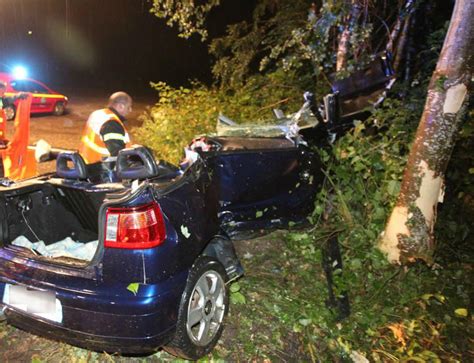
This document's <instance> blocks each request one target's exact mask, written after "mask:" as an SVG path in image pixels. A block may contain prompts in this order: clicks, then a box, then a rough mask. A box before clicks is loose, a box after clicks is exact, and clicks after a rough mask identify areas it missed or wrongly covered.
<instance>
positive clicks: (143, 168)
mask: <svg viewBox="0 0 474 363" xmlns="http://www.w3.org/2000/svg"><path fill="white" fill-rule="evenodd" d="M116 169H117V176H118V178H119V179H147V178H152V177H154V176H157V175H158V167H157V165H156V162H155V159H154V157H153V155H152V153H151V151H150V150H149V149H147V148H146V147H144V146H136V147H133V148H128V149H123V150H120V151H119V153H118V156H117V164H116Z"/></svg>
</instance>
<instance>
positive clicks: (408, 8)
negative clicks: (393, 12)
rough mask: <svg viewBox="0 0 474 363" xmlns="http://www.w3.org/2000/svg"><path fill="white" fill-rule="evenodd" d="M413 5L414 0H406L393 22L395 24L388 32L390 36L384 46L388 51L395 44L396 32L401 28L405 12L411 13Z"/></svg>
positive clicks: (391, 49) (398, 32) (392, 49)
mask: <svg viewBox="0 0 474 363" xmlns="http://www.w3.org/2000/svg"><path fill="white" fill-rule="evenodd" d="M414 5H415V0H407V1H406V3H405V5H404V6H403V9H402V10H401V11H400V14H399V15H398V18H397V21H396V22H395V25H394V26H393V28H392V31H391V32H390V38H389V40H388V42H387V46H386V48H385V49H386V50H387V51H389V52H390V53H393V52H394V48H395V44H397V38H398V34H400V30H401V29H402V25H403V21H404V20H405V17H406V16H407V14H410V13H411V11H412V9H413V6H414Z"/></svg>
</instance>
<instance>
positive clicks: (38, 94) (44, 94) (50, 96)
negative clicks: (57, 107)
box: [5, 91, 65, 98]
mask: <svg viewBox="0 0 474 363" xmlns="http://www.w3.org/2000/svg"><path fill="white" fill-rule="evenodd" d="M19 92H20V91H18V92H5V96H7V97H11V96H16V95H17V94H18V93H19ZM21 92H23V91H21ZM24 93H31V92H24ZM31 95H32V96H33V97H45V98H65V96H64V95H54V94H51V93H31Z"/></svg>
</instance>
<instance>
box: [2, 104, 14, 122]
mask: <svg viewBox="0 0 474 363" xmlns="http://www.w3.org/2000/svg"><path fill="white" fill-rule="evenodd" d="M3 111H5V117H6V118H7V120H8V121H11V120H13V119H14V118H15V114H16V108H15V106H13V105H8V106H6V107H5V108H4V109H3Z"/></svg>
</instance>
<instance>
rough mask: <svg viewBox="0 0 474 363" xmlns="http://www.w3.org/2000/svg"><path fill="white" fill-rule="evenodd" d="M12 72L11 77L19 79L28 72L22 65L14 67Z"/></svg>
mask: <svg viewBox="0 0 474 363" xmlns="http://www.w3.org/2000/svg"><path fill="white" fill-rule="evenodd" d="M12 73H13V77H15V78H19V79H22V78H26V76H27V74H28V72H27V70H26V68H25V67H23V66H16V67H14V68H13V71H12Z"/></svg>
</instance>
